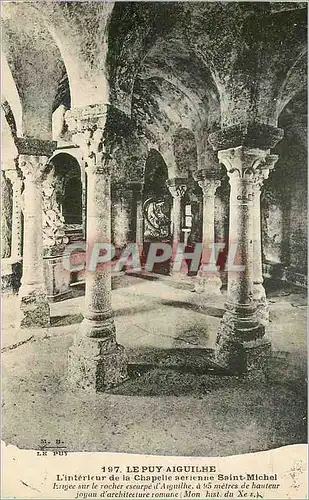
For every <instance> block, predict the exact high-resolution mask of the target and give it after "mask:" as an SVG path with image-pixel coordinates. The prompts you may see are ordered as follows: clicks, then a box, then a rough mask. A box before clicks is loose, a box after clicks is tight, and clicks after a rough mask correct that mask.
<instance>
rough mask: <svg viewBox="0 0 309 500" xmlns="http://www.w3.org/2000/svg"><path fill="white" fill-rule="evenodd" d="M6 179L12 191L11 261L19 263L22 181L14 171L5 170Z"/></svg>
mask: <svg viewBox="0 0 309 500" xmlns="http://www.w3.org/2000/svg"><path fill="white" fill-rule="evenodd" d="M5 174H6V176H7V178H8V179H9V180H10V182H11V184H12V189H13V210H12V240H11V259H12V260H13V261H16V262H17V261H19V260H20V259H21V253H22V252H21V251H22V241H21V238H22V229H21V204H20V198H21V187H22V180H21V178H20V177H19V175H18V172H17V170H16V169H14V170H13V169H10V170H6V172H5Z"/></svg>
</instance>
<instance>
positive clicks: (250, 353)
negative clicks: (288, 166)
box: [216, 146, 271, 372]
mask: <svg viewBox="0 0 309 500" xmlns="http://www.w3.org/2000/svg"><path fill="white" fill-rule="evenodd" d="M266 156H267V152H266V151H264V150H261V149H253V148H245V147H243V146H239V147H236V148H230V149H227V150H222V151H219V152H218V157H219V160H220V162H221V163H223V164H224V165H225V167H226V169H227V173H228V176H229V180H230V186H231V191H230V228H229V252H231V250H232V247H233V246H234V248H235V249H236V259H235V262H234V264H236V265H240V266H243V268H242V270H235V269H231V268H229V269H228V292H227V302H226V311H225V314H224V316H223V319H222V322H221V326H220V329H219V333H218V339H217V353H216V359H217V361H218V362H220V363H222V364H223V365H225V366H228V367H229V368H230V369H232V370H233V371H236V372H244V371H247V370H251V369H252V367H253V365H254V366H256V364H257V363H258V364H261V363H262V361H263V359H264V358H265V356H266V357H267V356H269V354H270V348H271V345H270V342H269V341H267V340H266V339H265V338H263V337H264V334H265V327H264V326H263V325H261V324H260V322H259V320H258V317H257V307H256V303H255V301H254V300H253V288H254V286H253V283H254V265H253V260H254V247H253V234H254V201H253V200H254V195H255V189H256V188H255V185H256V181H257V178H258V177H259V175H260V168H261V166H262V165H263V164H264V162H265V158H266Z"/></svg>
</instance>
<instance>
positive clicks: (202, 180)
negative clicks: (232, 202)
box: [194, 170, 222, 295]
mask: <svg viewBox="0 0 309 500" xmlns="http://www.w3.org/2000/svg"><path fill="white" fill-rule="evenodd" d="M194 178H195V180H196V181H197V182H198V185H199V186H200V188H201V189H202V191H203V241H202V243H203V254H202V260H201V265H200V269H199V272H198V276H197V285H196V291H198V292H205V293H209V294H211V295H213V294H220V289H221V286H222V283H221V279H220V275H219V271H218V268H217V266H216V262H215V261H213V262H212V261H211V259H212V258H213V257H214V255H216V252H215V249H214V243H215V194H216V190H217V189H218V187H219V186H220V184H221V182H220V180H218V172H217V171H215V170H198V171H197V172H196V173H195V175H194ZM206 266H207V268H206Z"/></svg>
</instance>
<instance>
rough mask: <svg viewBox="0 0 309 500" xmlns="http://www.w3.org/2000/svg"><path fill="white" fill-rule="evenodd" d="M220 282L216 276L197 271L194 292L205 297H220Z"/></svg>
mask: <svg viewBox="0 0 309 500" xmlns="http://www.w3.org/2000/svg"><path fill="white" fill-rule="evenodd" d="M221 287H222V281H221V279H220V277H219V276H218V275H215V274H209V273H205V272H204V271H199V272H198V274H197V276H196V284H195V288H194V291H195V292H197V293H203V294H205V295H221Z"/></svg>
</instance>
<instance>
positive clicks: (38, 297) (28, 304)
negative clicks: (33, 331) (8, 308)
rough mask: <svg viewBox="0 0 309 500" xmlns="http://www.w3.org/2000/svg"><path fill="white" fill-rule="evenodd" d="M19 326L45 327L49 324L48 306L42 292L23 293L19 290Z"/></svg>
mask: <svg viewBox="0 0 309 500" xmlns="http://www.w3.org/2000/svg"><path fill="white" fill-rule="evenodd" d="M19 324H20V327H21V328H46V327H48V326H50V308H49V303H48V300H47V296H46V294H45V293H44V292H35V291H33V292H30V293H27V294H25V293H23V292H22V290H20V320H19Z"/></svg>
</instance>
